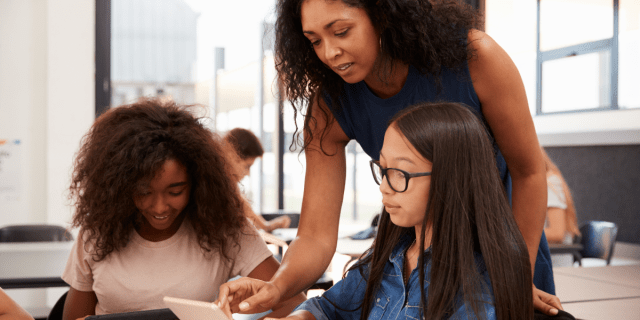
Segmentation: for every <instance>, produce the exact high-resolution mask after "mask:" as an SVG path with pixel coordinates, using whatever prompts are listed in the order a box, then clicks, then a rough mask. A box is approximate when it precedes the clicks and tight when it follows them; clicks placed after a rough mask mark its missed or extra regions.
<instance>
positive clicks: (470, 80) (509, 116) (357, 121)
mask: <svg viewBox="0 0 640 320" xmlns="http://www.w3.org/2000/svg"><path fill="white" fill-rule="evenodd" d="M462 2H463V1H459V0H335V1H328V0H278V1H277V3H278V4H277V17H278V18H277V21H276V25H275V34H276V43H275V48H274V51H275V62H276V69H277V71H278V79H280V80H281V81H282V84H283V85H282V87H283V94H282V95H283V96H284V97H286V98H287V99H289V100H290V101H291V102H292V104H293V105H294V106H295V108H296V109H295V111H296V112H300V113H302V114H303V115H304V117H305V120H304V124H303V125H302V124H298V125H299V128H300V131H298V138H300V139H298V140H299V142H300V144H301V145H302V147H303V148H304V151H305V159H306V163H307V165H306V168H307V170H306V173H305V188H304V196H303V201H302V208H301V214H300V224H299V227H298V234H297V238H296V240H295V241H293V243H291V245H290V246H289V248H288V250H287V254H286V255H285V257H284V258H283V262H282V266H281V268H280V271H279V272H278V273H277V275H276V277H275V278H274V279H273V280H271V281H269V282H268V283H266V284H264V285H259V284H251V286H249V285H246V284H239V283H237V284H232V285H229V289H231V292H236V291H237V290H239V289H240V288H241V289H242V290H243V291H250V290H251V291H252V293H254V294H255V296H252V297H250V298H248V299H246V300H244V301H243V300H239V301H236V302H233V304H234V305H237V306H238V307H241V308H239V310H242V311H250V310H253V311H256V309H257V310H261V309H260V308H263V307H268V306H269V305H271V304H272V303H274V302H276V301H280V299H282V298H286V297H289V296H291V295H292V294H295V293H296V292H299V291H301V290H304V289H306V288H308V287H309V286H310V285H312V284H313V282H314V281H315V280H316V279H317V278H319V277H320V276H321V275H322V273H323V272H324V271H325V270H326V268H327V266H328V265H329V263H330V262H331V259H332V257H333V254H334V253H335V249H336V244H337V238H338V224H339V221H340V208H341V207H342V201H343V195H344V187H345V179H346V178H345V177H346V174H345V172H346V158H345V150H344V149H345V146H346V145H347V143H349V141H350V140H352V139H354V140H356V141H357V142H358V144H359V145H360V146H361V147H362V148H363V150H364V151H365V152H366V153H367V154H368V155H369V156H370V157H371V158H373V159H377V158H378V155H379V154H380V148H381V147H382V142H383V138H384V133H385V132H384V130H385V128H386V124H387V123H388V121H389V119H391V117H393V115H394V114H396V113H397V112H398V111H400V110H402V109H404V108H406V107H408V106H411V105H414V104H417V103H420V102H435V101H453V102H460V103H464V104H466V105H468V106H470V107H471V108H473V109H474V110H476V111H477V112H478V116H479V117H480V118H481V119H482V120H483V121H486V123H487V125H488V127H489V132H490V133H491V135H492V136H491V140H492V141H493V142H494V148H495V153H496V158H497V161H496V165H497V167H498V169H499V171H500V178H501V179H502V183H503V187H504V188H505V189H506V190H507V194H508V197H509V199H510V200H511V202H512V204H513V211H512V212H513V215H514V217H515V219H516V221H517V223H518V225H519V226H520V231H521V232H522V235H523V238H524V240H525V243H526V244H527V248H528V252H529V259H530V261H531V266H532V268H531V270H530V271H531V273H532V275H533V281H532V285H531V289H530V290H531V291H532V293H533V302H534V306H535V308H536V309H538V310H541V311H544V312H545V313H547V314H550V315H553V314H555V313H556V312H557V309H558V308H560V307H561V306H560V303H559V300H558V299H557V297H555V296H553V294H554V293H555V287H554V282H553V273H552V269H551V264H550V262H549V259H550V255H549V250H548V246H547V241H546V238H545V237H544V233H543V228H544V220H545V212H546V201H545V197H546V189H545V188H546V180H545V170H544V162H543V160H542V155H541V153H540V147H539V145H538V139H537V136H536V132H535V128H534V125H533V120H532V118H531V113H530V111H529V106H528V103H527V97H526V93H525V88H524V85H523V83H522V80H521V78H520V74H519V73H518V70H517V68H516V66H515V64H514V63H513V61H512V60H511V59H510V57H509V56H508V54H507V53H506V52H505V51H504V50H503V49H502V48H501V47H500V46H499V45H498V44H497V43H496V42H495V41H494V40H493V39H492V38H491V37H490V36H488V35H487V34H485V33H484V32H482V31H480V30H479V29H481V23H480V22H479V20H478V17H477V16H476V13H475V12H474V11H473V10H472V9H471V8H469V7H468V6H466V5H461V4H460V3H462ZM301 133H302V134H303V136H302V135H300V134H301ZM512 195H513V196H512ZM534 267H535V268H534ZM256 288H257V290H256ZM226 290H227V289H224V290H223V291H221V294H222V295H223V296H224V295H225V291H226ZM247 296H248V295H247ZM241 302H244V303H241ZM234 307H235V306H234ZM254 308H256V309H254ZM263 309H264V308H263ZM236 310H238V308H236Z"/></svg>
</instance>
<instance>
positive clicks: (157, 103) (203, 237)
mask: <svg viewBox="0 0 640 320" xmlns="http://www.w3.org/2000/svg"><path fill="white" fill-rule="evenodd" d="M193 109H194V106H181V105H177V104H176V103H175V102H172V101H162V100H158V99H141V100H139V101H138V102H136V103H133V104H130V105H124V106H120V107H117V108H113V109H110V110H108V111H107V112H105V113H104V114H103V115H101V116H100V117H99V118H98V119H97V120H96V122H95V123H94V124H93V126H92V127H91V129H90V130H89V132H88V133H87V134H86V135H85V136H84V137H83V140H82V143H81V147H80V150H79V151H78V154H77V156H76V159H75V163H74V170H73V175H72V182H71V187H70V195H69V197H70V199H71V200H72V201H73V202H74V205H75V208H76V211H75V214H74V216H73V226H74V227H81V228H82V232H83V234H86V236H87V238H86V241H87V243H92V244H93V246H94V248H95V257H94V259H96V261H100V260H103V259H104V258H106V257H107V256H108V255H109V254H110V253H112V252H113V251H118V250H120V249H122V248H124V247H125V246H126V245H127V243H128V242H129V236H130V234H131V231H132V230H133V229H134V228H136V227H138V226H139V225H140V223H141V219H142V216H141V214H140V213H139V211H138V209H137V207H136V205H135V203H134V196H135V195H136V192H137V191H138V190H140V185H141V184H143V183H144V182H145V181H149V180H151V179H152V178H153V177H154V176H155V175H156V173H157V172H158V170H159V169H160V168H161V167H162V165H163V164H164V162H165V161H167V160H170V159H173V160H176V161H178V162H180V164H182V165H183V166H184V167H185V168H186V170H187V174H188V175H189V179H190V181H191V184H192V185H191V193H190V197H189V203H188V205H187V206H186V207H185V209H184V211H183V212H185V214H186V219H188V220H189V221H190V223H191V225H192V227H193V229H194V231H195V233H196V235H197V239H198V243H199V245H200V247H201V248H202V249H203V250H204V251H205V252H209V251H212V250H214V251H218V252H219V253H220V254H221V255H222V257H224V258H225V259H227V260H228V259H229V256H228V255H227V254H226V252H225V251H226V250H225V249H224V248H228V246H229V245H233V244H238V239H239V236H240V233H241V232H242V228H243V227H244V225H245V219H244V215H243V213H242V201H241V198H240V195H239V192H238V190H237V185H236V183H234V182H233V180H232V179H231V178H230V176H229V175H228V173H227V172H228V170H227V167H226V165H227V161H225V152H224V149H223V146H222V144H221V139H220V138H219V137H218V136H217V135H216V134H214V133H213V132H211V131H210V130H208V129H206V128H205V127H204V126H203V124H202V123H201V121H200V120H201V118H198V117H197V116H195V113H192V111H193Z"/></svg>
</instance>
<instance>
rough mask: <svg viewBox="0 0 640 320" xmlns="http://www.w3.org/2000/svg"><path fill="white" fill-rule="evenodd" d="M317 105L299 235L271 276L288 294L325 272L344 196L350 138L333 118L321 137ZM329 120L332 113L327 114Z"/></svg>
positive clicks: (331, 254) (322, 122) (284, 293)
mask: <svg viewBox="0 0 640 320" xmlns="http://www.w3.org/2000/svg"><path fill="white" fill-rule="evenodd" d="M318 107H320V108H323V109H325V110H326V108H327V106H326V105H325V104H324V102H321V105H320V106H316V108H314V110H315V111H316V112H314V116H315V118H316V119H317V121H318V124H317V126H316V128H312V129H315V130H314V139H313V141H312V142H311V144H310V146H309V147H308V148H307V149H306V150H305V157H306V162H307V167H306V175H305V185H304V196H303V200H302V210H301V214H300V224H299V226H298V235H297V237H296V239H295V240H294V241H293V242H292V243H291V245H290V246H289V248H288V249H287V253H286V254H285V256H284V258H283V260H282V266H281V267H280V269H278V272H277V273H276V275H275V276H274V278H273V279H272V280H271V282H272V283H273V284H274V285H275V286H276V287H277V288H278V289H279V291H280V292H281V293H282V296H283V297H289V296H291V295H294V294H296V293H298V292H301V291H302V290H304V289H306V288H308V287H309V286H311V285H312V284H313V283H314V282H315V281H316V280H317V279H318V278H320V276H322V273H324V272H325V270H326V269H327V267H328V266H329V263H330V262H331V259H332V258H333V255H334V253H335V250H336V245H337V241H338V224H339V221H340V208H341V207H342V200H343V196H344V184H345V177H346V159H345V146H346V145H347V143H348V142H349V138H348V137H347V135H346V134H345V133H344V131H343V130H342V128H340V125H338V123H337V122H334V123H333V124H332V125H331V126H330V129H329V131H328V134H327V135H326V136H325V137H324V139H323V141H322V148H323V149H324V151H325V152H326V153H327V154H328V155H327V154H325V153H323V152H322V151H321V149H320V135H321V132H322V130H323V129H324V128H325V127H326V122H325V119H324V116H323V115H322V114H321V112H319V111H318ZM330 117H331V119H330V120H329V121H331V120H333V117H332V116H331V115H330Z"/></svg>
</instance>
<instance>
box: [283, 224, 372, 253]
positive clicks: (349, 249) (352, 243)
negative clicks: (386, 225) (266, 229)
mask: <svg viewBox="0 0 640 320" xmlns="http://www.w3.org/2000/svg"><path fill="white" fill-rule="evenodd" d="M358 228H359V229H355V230H354V228H341V229H340V230H339V231H338V237H339V238H338V244H337V245H336V253H340V254H344V255H348V256H351V257H360V255H361V254H362V253H364V252H365V251H366V250H367V249H369V247H371V244H372V243H373V238H370V239H365V240H353V239H351V238H348V237H347V236H348V235H352V234H354V233H356V232H357V231H360V230H361V229H362V227H358ZM297 233H298V229H297V228H283V229H276V230H273V232H272V235H273V236H275V237H277V238H278V239H280V240H282V241H284V242H286V243H287V244H290V243H291V241H293V239H295V238H296V234H297Z"/></svg>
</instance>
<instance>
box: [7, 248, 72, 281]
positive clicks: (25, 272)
mask: <svg viewBox="0 0 640 320" xmlns="http://www.w3.org/2000/svg"><path fill="white" fill-rule="evenodd" d="M72 246H73V241H66V242H20V243H15V242H13V243H0V287H2V288H3V289H17V288H45V287H63V286H68V285H67V284H66V283H65V282H64V281H62V279H61V278H60V276H61V275H62V272H63V271H64V267H65V266H66V263H67V259H68V258H69V253H70V252H71V247H72Z"/></svg>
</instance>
